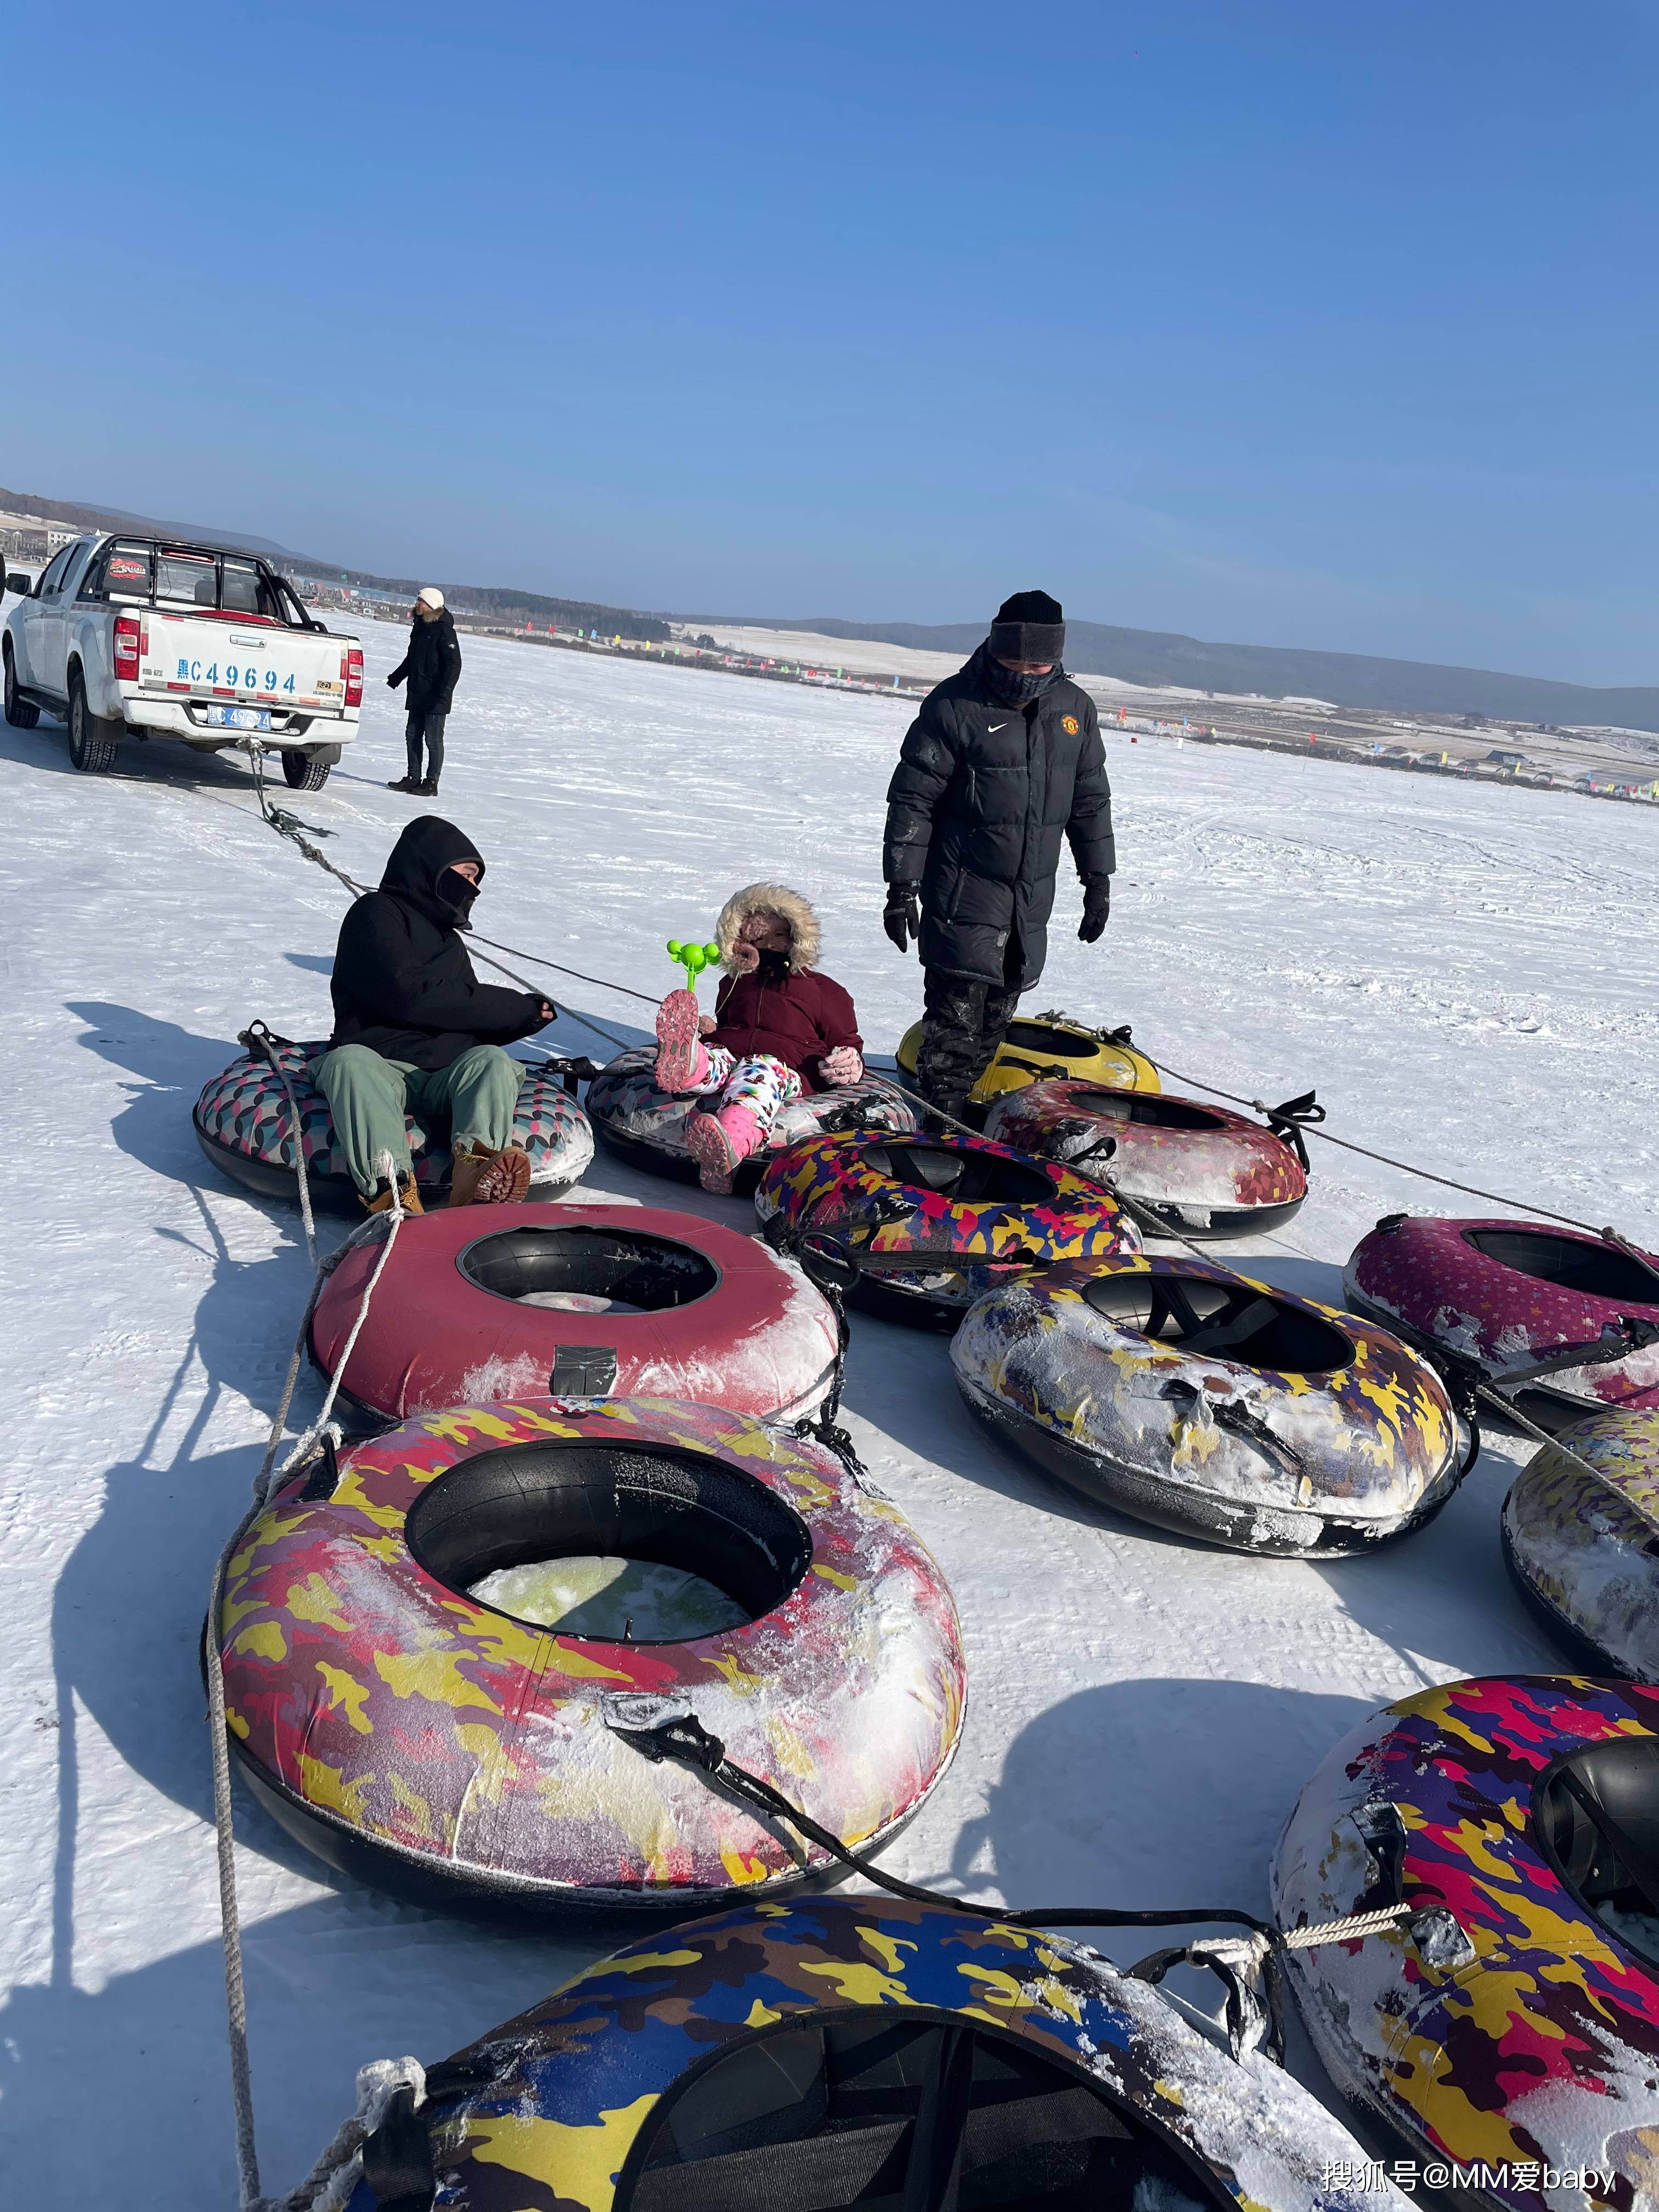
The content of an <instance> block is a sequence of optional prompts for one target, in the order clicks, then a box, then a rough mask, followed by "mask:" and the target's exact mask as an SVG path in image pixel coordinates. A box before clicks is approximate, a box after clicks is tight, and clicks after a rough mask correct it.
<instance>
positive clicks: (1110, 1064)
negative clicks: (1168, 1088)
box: [898, 1014, 1164, 1105]
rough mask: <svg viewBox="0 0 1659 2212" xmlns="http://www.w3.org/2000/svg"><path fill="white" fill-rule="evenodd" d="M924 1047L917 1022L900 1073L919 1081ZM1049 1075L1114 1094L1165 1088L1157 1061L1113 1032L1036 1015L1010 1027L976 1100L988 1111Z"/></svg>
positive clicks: (908, 1037)
mask: <svg viewBox="0 0 1659 2212" xmlns="http://www.w3.org/2000/svg"><path fill="white" fill-rule="evenodd" d="M920 1048H921V1023H920V1022H915V1023H913V1024H912V1025H911V1026H910V1028H908V1030H906V1031H905V1032H904V1041H903V1042H902V1044H901V1045H900V1046H899V1048H898V1064H899V1067H900V1070H901V1072H902V1073H903V1074H904V1075H905V1076H907V1077H908V1078H909V1079H911V1080H913V1081H914V1079H915V1073H916V1054H917V1052H918V1051H919V1050H920ZM1044 1075H1069V1076H1080V1077H1082V1078H1083V1079H1085V1081H1088V1082H1091V1083H1099V1084H1103V1085H1106V1086H1107V1087H1108V1088H1109V1089H1111V1090H1113V1091H1161V1090H1162V1089H1163V1088H1164V1086H1163V1085H1162V1084H1161V1083H1160V1082H1159V1081H1158V1070H1157V1069H1156V1068H1155V1067H1154V1066H1152V1062H1151V1060H1146V1059H1144V1058H1143V1057H1142V1055H1141V1054H1139V1053H1138V1052H1136V1051H1135V1050H1134V1049H1133V1047H1132V1046H1130V1045H1127V1044H1120V1043H1118V1042H1117V1041H1116V1040H1115V1038H1114V1037H1113V1036H1111V1035H1110V1034H1109V1032H1105V1031H1102V1030H1087V1029H1085V1028H1084V1027H1083V1025H1082V1024H1081V1023H1079V1022H1073V1021H1069V1020H1067V1019H1066V1016H1065V1015H1063V1014H1034V1015H1031V1016H1030V1017H1029V1018H1016V1019H1015V1020H1013V1021H1012V1022H1010V1023H1009V1024H1008V1034H1007V1036H1005V1037H1004V1039H1003V1040H1002V1042H1001V1043H1000V1045H999V1046H998V1047H997V1050H996V1055H995V1057H994V1059H993V1060H992V1062H991V1065H990V1066H988V1067H987V1069H986V1071H985V1073H984V1074H983V1075H981V1078H980V1079H979V1081H978V1082H977V1083H976V1084H975V1085H974V1088H973V1091H972V1093H971V1094H970V1095H971V1096H972V1097H973V1098H974V1099H975V1103H979V1104H981V1105H982V1104H983V1103H985V1101H986V1100H987V1099H988V1098H994V1097H996V1095H997V1093H998V1092H999V1091H1018V1089H1019V1088H1020V1086H1021V1085H1023V1084H1026V1083H1035V1082H1036V1080H1037V1079H1038V1077H1039V1076H1044Z"/></svg>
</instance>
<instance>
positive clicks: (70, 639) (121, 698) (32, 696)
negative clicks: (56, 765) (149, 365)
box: [0, 533, 363, 791]
mask: <svg viewBox="0 0 1659 2212" xmlns="http://www.w3.org/2000/svg"><path fill="white" fill-rule="evenodd" d="M6 584H7V587H8V589H9V590H10V591H13V592H21V593H22V594H24V595H25V596H23V597H22V598H21V599H19V601H18V603H17V604H16V605H15V606H14V607H13V608H12V611H11V612H10V614H9V616H8V617H6V626H5V631H4V635H3V637H0V654H3V656H4V660H5V706H6V720H8V721H9V723H11V724H12V726H14V728H16V729H21V730H27V729H33V726H34V725H35V724H36V723H37V722H38V721H39V720H40V712H41V709H42V708H46V710H47V712H49V713H51V714H57V715H59V716H61V717H62V719H63V720H64V721H66V722H67V723H68V724H69V737H70V757H71V759H72V760H73V761H74V763H75V765H76V768H78V769H86V770H87V771H88V773H90V774H94V775H98V774H101V773H102V772H103V771H105V770H106V769H111V768H112V767H113V766H114V765H115V758H116V754H117V752H118V750H119V746H120V741H121V738H123V736H124V735H125V732H127V731H129V730H131V731H134V732H137V734H138V736H140V737H141V738H148V737H151V736H155V737H170V738H182V739H183V741H184V742H185V744H188V745H191V746H193V747H194V748H195V750H197V752H218V751H221V750H222V749H223V748H224V747H225V746H227V745H232V744H241V743H246V740H247V738H249V737H252V738H255V739H256V740H257V741H258V743H259V744H261V745H262V747H263V748H264V749H266V750H271V751H276V752H279V753H280V754H281V756H282V763H283V775H284V777H285V778H286V779H287V781H289V783H290V784H291V785H292V786H293V787H294V788H295V790H297V791H319V790H320V789H321V788H322V787H323V785H324V784H325V782H326V781H328V774H329V770H330V769H331V768H332V767H333V766H334V764H335V763H336V762H337V760H338V759H339V757H340V750H341V748H342V746H343V745H345V744H349V742H350V740H351V739H352V738H354V737H355V736H356V731H357V719H358V714H359V711H360V709H361V708H362V696H363V656H362V647H360V646H359V645H358V643H357V641H356V639H355V638H351V637H342V636H339V635H335V634H333V633H331V631H329V630H328V629H325V626H324V625H323V624H322V623H319V622H317V621H316V620H314V619H313V617H312V616H311V615H309V614H308V613H307V611H306V609H305V608H304V606H303V605H301V602H300V600H299V599H298V597H297V596H296V595H295V592H294V590H293V588H292V586H290V585H289V584H288V583H287V582H286V581H285V580H284V579H283V577H281V576H279V575H278V574H276V571H275V569H273V568H270V566H269V565H268V564H267V563H266V562H264V561H261V560H259V559H258V557H257V556H255V555H253V554H251V553H240V552H237V551H235V550H231V549H228V548H226V547H223V546H217V545H198V544H171V543H169V542H167V541H166V540H164V539H161V538H147V537H144V536H143V535H138V536H134V537H125V536H114V535H111V534H108V533H104V534H100V535H93V536H90V537H86V538H76V540H75V541H74V543H73V544H69V545H66V546H64V549H63V550H62V551H61V552H60V553H58V555H57V556H55V557H54V558H53V559H52V561H50V562H48V563H47V565H46V568H44V569H43V570H42V571H41V572H40V574H39V575H38V576H37V577H35V578H34V579H33V580H30V578H29V577H28V576H27V575H26V574H22V573H21V571H17V572H14V573H13V574H9V575H8V576H7V578H6Z"/></svg>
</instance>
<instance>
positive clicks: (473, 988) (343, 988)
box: [329, 814, 542, 1068]
mask: <svg viewBox="0 0 1659 2212" xmlns="http://www.w3.org/2000/svg"><path fill="white" fill-rule="evenodd" d="M456 860H477V862H478V874H479V877H480V878H481V879H482V878H483V860H480V859H479V856H478V852H477V848H476V847H475V846H474V845H473V844H472V843H471V841H470V840H469V839H467V838H465V837H464V836H462V835H461V833H460V831H459V829H457V828H456V827H455V825H454V823H453V822H446V821H444V820H443V819H442V818H441V817H440V816H438V815H436V814H422V815H417V816H416V818H415V820H414V821H413V822H411V823H410V824H409V826H408V828H407V829H405V830H404V834H403V836H401V837H399V838H398V842H397V843H396V844H395V845H394V846H393V847H392V857H391V859H390V860H388V861H387V862H386V873H385V874H384V875H383V876H382V877H381V878H380V889H379V890H377V891H370V892H369V893H368V896H366V897H363V898H360V899H359V900H358V901H357V902H356V905H355V906H354V907H353V908H352V909H351V911H350V913H349V915H347V916H346V918H345V920H344V921H343V922H342V923H341V924H340V941H339V944H338V945H337V947H336V949H335V954H334V975H333V979H332V981H331V983H330V986H329V988H330V990H331V993H332V994H333V998H334V1035H333V1036H332V1037H331V1040H330V1042H331V1043H333V1044H366V1045H367V1046H368V1048H369V1049H370V1050H371V1051H372V1052H378V1053H379V1054H380V1056H381V1058H382V1059H383V1060H403V1061H405V1062H406V1063H407V1064H408V1065H409V1066H411V1067H424V1068H440V1067H447V1066H450V1065H451V1063H452V1062H453V1061H454V1060H459V1058H460V1056H461V1054H463V1053H464V1052H469V1051H471V1048H472V1047H473V1046H474V1045H475V1044H510V1043H511V1042H513V1039H514V1038H515V1037H521V1036H529V1035H530V1034H531V1032H532V1030H538V1029H540V1028H541V1026H542V1001H541V1000H540V999H539V998H538V997H537V996H536V995H535V994H534V993H533V992H530V991H507V990H503V989H501V987H500V986H499V985H497V984H495V983H481V982H480V981H478V979H477V976H476V975H474V974H473V972H472V963H471V961H470V960H469V959H468V958H467V957H466V947H465V945H464V944H463V943H462V941H461V937H460V933H459V930H458V929H457V927H456V926H455V925H456V923H457V922H458V921H465V918H466V915H467V913H468V910H469V909H470V908H471V904H472V894H471V886H470V885H469V884H468V883H467V881H466V878H465V877H464V876H452V877H451V878H449V881H450V883H451V884H453V885H454V887H455V889H456V890H457V891H458V892H459V897H458V898H451V897H447V896H442V895H441V893H440V890H439V878H441V876H442V875H443V873H444V872H445V870H446V869H447V868H448V867H449V866H451V865H452V863H453V862H454V861H456Z"/></svg>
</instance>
